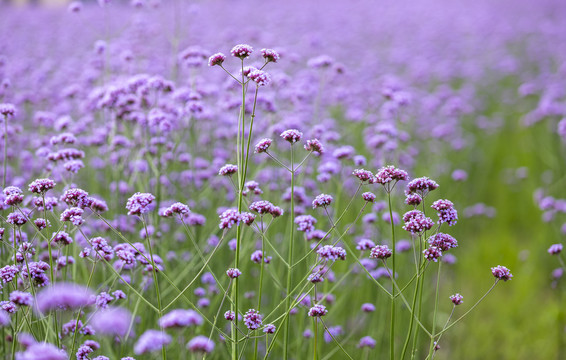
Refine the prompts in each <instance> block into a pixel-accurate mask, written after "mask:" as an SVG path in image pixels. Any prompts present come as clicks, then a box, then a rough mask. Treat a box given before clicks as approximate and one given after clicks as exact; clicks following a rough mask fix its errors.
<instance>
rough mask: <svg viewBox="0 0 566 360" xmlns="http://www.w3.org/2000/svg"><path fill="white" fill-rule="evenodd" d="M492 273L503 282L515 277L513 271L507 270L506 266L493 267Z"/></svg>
mask: <svg viewBox="0 0 566 360" xmlns="http://www.w3.org/2000/svg"><path fill="white" fill-rule="evenodd" d="M491 273H492V274H493V276H494V277H495V278H496V279H499V280H503V281H507V280H511V278H512V277H513V274H511V271H509V269H507V268H506V267H505V266H501V265H497V266H496V267H492V268H491Z"/></svg>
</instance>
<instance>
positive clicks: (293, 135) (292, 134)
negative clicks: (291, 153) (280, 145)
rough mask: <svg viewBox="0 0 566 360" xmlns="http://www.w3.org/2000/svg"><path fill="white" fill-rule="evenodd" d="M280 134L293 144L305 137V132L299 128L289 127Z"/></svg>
mask: <svg viewBox="0 0 566 360" xmlns="http://www.w3.org/2000/svg"><path fill="white" fill-rule="evenodd" d="M280 136H281V138H283V139H284V140H286V141H288V142H290V143H291V144H294V143H296V142H297V141H300V140H301V138H302V137H303V133H302V132H300V131H299V130H297V129H288V130H285V131H283V132H282V133H281V135H280Z"/></svg>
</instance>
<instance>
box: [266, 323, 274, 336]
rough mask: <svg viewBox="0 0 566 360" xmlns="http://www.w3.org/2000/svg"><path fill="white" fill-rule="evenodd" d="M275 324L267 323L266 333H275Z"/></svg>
mask: <svg viewBox="0 0 566 360" xmlns="http://www.w3.org/2000/svg"><path fill="white" fill-rule="evenodd" d="M275 329H276V328H275V325H273V324H267V325H265V327H264V328H263V332H264V333H266V334H275Z"/></svg>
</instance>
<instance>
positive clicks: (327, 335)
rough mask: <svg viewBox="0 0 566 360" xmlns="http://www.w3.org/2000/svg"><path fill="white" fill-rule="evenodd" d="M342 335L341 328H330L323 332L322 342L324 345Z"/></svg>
mask: <svg viewBox="0 0 566 360" xmlns="http://www.w3.org/2000/svg"><path fill="white" fill-rule="evenodd" d="M340 335H342V326H340V325H338V326H331V327H329V328H328V329H327V330H326V331H325V332H324V336H323V337H324V341H325V342H326V343H329V342H331V341H332V340H333V339H332V338H336V337H338V336H340Z"/></svg>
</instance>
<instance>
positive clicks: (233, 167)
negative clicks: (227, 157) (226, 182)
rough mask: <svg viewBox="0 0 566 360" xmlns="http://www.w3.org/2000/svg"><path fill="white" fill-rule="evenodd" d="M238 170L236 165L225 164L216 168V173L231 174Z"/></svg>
mask: <svg viewBox="0 0 566 360" xmlns="http://www.w3.org/2000/svg"><path fill="white" fill-rule="evenodd" d="M237 172H238V166H237V165H232V164H226V165H224V166H222V167H221V168H220V170H218V175H221V176H232V175H234V174H235V173H237Z"/></svg>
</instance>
